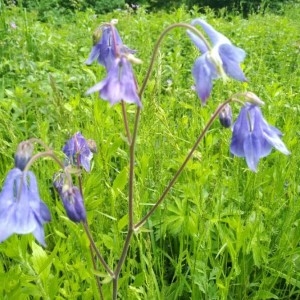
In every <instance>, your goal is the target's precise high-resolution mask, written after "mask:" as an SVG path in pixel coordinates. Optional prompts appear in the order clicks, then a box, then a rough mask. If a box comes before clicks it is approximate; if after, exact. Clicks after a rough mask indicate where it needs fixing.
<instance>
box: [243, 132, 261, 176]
mask: <svg viewBox="0 0 300 300" xmlns="http://www.w3.org/2000/svg"><path fill="white" fill-rule="evenodd" d="M244 153H245V158H246V162H247V165H248V167H249V169H251V170H252V171H254V172H256V171H257V165H258V161H259V159H260V156H259V153H260V141H259V139H258V138H257V137H256V136H255V135H254V134H249V135H248V136H247V138H246V139H245V141H244Z"/></svg>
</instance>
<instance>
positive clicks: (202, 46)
mask: <svg viewBox="0 0 300 300" xmlns="http://www.w3.org/2000/svg"><path fill="white" fill-rule="evenodd" d="M187 34H188V35H189V37H190V38H191V40H192V41H193V43H194V44H195V45H196V47H197V48H198V49H199V50H200V52H202V53H205V52H207V51H208V48H207V46H206V44H205V43H204V42H203V41H202V39H201V38H200V37H199V36H197V35H196V34H194V33H193V32H191V31H190V30H187Z"/></svg>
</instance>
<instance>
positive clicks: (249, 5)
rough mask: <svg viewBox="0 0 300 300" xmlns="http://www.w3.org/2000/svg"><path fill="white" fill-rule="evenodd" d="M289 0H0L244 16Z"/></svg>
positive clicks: (67, 8) (55, 7)
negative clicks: (223, 12)
mask: <svg viewBox="0 0 300 300" xmlns="http://www.w3.org/2000/svg"><path fill="white" fill-rule="evenodd" d="M286 2H293V1H291V0H173V1H165V0H35V1H33V0H4V3H5V4H7V5H13V6H14V5H16V6H19V7H24V8H27V9H30V10H32V9H33V10H37V11H38V12H39V13H40V14H41V15H44V14H47V13H49V12H53V11H56V13H57V12H58V11H60V12H63V13H66V12H69V13H70V12H74V11H78V10H81V11H84V10H86V9H93V10H94V11H95V12H97V13H106V12H110V11H112V10H114V9H117V8H118V9H123V8H124V7H125V6H126V5H127V6H129V7H133V8H134V9H136V7H137V6H141V5H142V6H144V7H147V9H148V10H149V11H153V10H157V9H165V10H170V9H174V8H178V7H180V6H182V5H184V6H186V8H188V9H191V8H192V7H193V6H196V7H198V9H200V10H203V8H205V7H209V8H211V9H221V8H222V9H226V10H227V11H228V12H235V13H236V12H239V13H242V14H243V15H244V16H246V15H248V14H249V13H252V12H257V11H265V10H266V9H271V10H272V11H274V12H277V13H278V12H281V11H282V9H283V4H284V3H286Z"/></svg>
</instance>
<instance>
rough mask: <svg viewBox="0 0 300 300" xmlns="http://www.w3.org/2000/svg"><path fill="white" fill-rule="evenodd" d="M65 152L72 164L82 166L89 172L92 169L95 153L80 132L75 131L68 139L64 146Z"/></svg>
mask: <svg viewBox="0 0 300 300" xmlns="http://www.w3.org/2000/svg"><path fill="white" fill-rule="evenodd" d="M63 152H64V153H65V155H66V156H67V157H68V159H69V161H70V163H71V164H72V165H75V166H82V167H83V168H84V169H85V170H86V171H87V172H89V171H90V169H91V159H92V158H93V153H92V151H91V150H90V148H89V144H88V142H87V140H86V139H85V138H84V136H83V135H82V134H81V133H80V132H77V133H75V134H74V135H73V136H72V138H70V139H69V140H68V141H67V143H66V144H65V146H64V147H63Z"/></svg>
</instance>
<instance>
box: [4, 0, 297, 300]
mask: <svg viewBox="0 0 300 300" xmlns="http://www.w3.org/2000/svg"><path fill="white" fill-rule="evenodd" d="M198 17H202V18H205V19H206V20H207V21H208V22H209V23H210V24H211V25H213V26H214V28H216V29H217V30H218V31H220V32H222V33H223V34H224V35H226V36H227V37H228V38H229V39H230V40H231V41H232V42H233V43H234V44H235V45H236V46H238V47H240V48H243V49H244V50H245V51H246V53H247V56H246V59H245V61H244V62H243V64H242V69H243V71H244V73H245V75H246V77H247V78H248V82H246V83H241V82H238V81H234V80H229V81H225V82H224V81H222V80H216V81H214V86H213V91H212V94H211V96H210V98H209V100H208V102H207V105H205V106H203V105H201V102H200V100H199V98H198V97H197V95H196V93H195V92H194V91H193V89H192V88H191V87H192V85H193V84H194V81H193V78H192V75H191V68H192V65H193V63H194V61H195V59H196V58H197V57H198V56H199V52H198V50H197V49H196V48H195V47H194V46H193V45H192V43H191V41H190V40H189V38H188V37H187V35H186V33H185V30H184V29H175V30H173V31H171V32H170V33H169V34H168V35H167V36H166V38H165V40H164V41H163V43H162V46H161V47H160V50H159V52H158V55H157V58H156V61H155V65H154V69H153V72H152V74H151V77H150V80H149V82H148V85H147V87H146V89H145V93H144V97H143V99H142V102H143V109H142V111H141V116H140V124H139V128H138V138H137V144H136V162H135V183H134V195H135V197H134V219H135V220H136V221H138V220H140V219H141V218H142V217H143V216H144V215H145V213H146V212H147V211H148V210H149V208H151V207H152V206H153V204H154V203H155V202H156V201H157V199H158V198H159V197H160V195H161V194H162V192H163V191H164V188H165V187H166V185H167V184H168V182H169V181H170V180H171V179H172V176H173V175H174V173H175V172H176V170H177V169H178V167H179V166H180V165H181V163H182V162H183V160H184V158H185V156H186V155H187V153H188V151H189V149H190V148H191V147H192V146H193V143H194V142H195V140H196V139H197V137H198V136H199V134H200V133H201V131H202V129H203V128H204V126H205V125H206V123H207V122H208V120H209V118H210V116H211V115H212V113H213V112H214V110H215V109H216V108H217V107H218V105H219V104H220V103H222V102H223V101H225V100H226V99H228V98H229V97H230V96H231V95H233V94H235V93H238V92H246V91H252V92H254V93H255V94H257V95H258V96H259V97H260V98H261V99H262V100H263V101H264V102H265V105H264V106H263V107H262V111H263V114H264V116H265V118H266V119H267V120H268V122H269V123H270V124H271V125H273V126H276V127H277V128H278V129H280V130H281V131H282V132H283V137H282V139H283V141H284V143H285V144H286V146H287V148H288V149H289V150H290V152H291V155H289V156H285V155H283V154H282V153H280V152H278V151H275V150H273V151H272V153H271V154H270V155H269V156H268V157H266V158H263V159H261V160H260V162H259V167H258V172H257V173H254V172H252V171H251V170H249V168H248V167H247V164H246V161H245V159H244V158H238V157H233V156H232V155H231V154H230V151H229V145H230V140H231V130H230V129H225V128H223V127H222V126H221V125H220V123H219V122H218V120H217V121H216V122H214V123H213V125H212V126H211V128H210V129H209V131H208V133H207V134H206V136H205V138H204V140H203V141H202V142H201V144H200V145H199V147H198V148H197V150H196V152H195V153H194V155H193V158H192V159H191V161H190V162H189V163H188V165H187V167H186V168H185V170H184V171H183V173H182V174H181V176H180V177H179V178H178V180H177V182H176V184H175V185H174V187H173V188H172V189H171V191H170V193H169V194H168V196H167V197H166V199H165V200H164V202H163V203H162V204H161V205H160V207H159V208H158V210H157V211H156V212H155V213H154V215H153V216H151V218H150V219H149V220H148V221H147V222H146V223H145V225H144V226H143V227H142V228H141V229H140V231H138V232H136V233H135V234H134V237H133V239H132V241H131V244H130V248H129V251H128V255H127V258H126V261H125V264H124V266H123V267H122V271H121V274H120V279H119V293H118V297H119V298H118V299H129V300H134V299H149V300H152V299H153V300H156V299H158V300H159V299H168V300H171V299H180V300H185V299H193V300H199V299H205V300H213V299H216V300H217V299H220V300H221V299H224V300H225V299H230V300H242V299H257V300H262V299H286V300H288V299H300V143H299V139H300V22H299V20H300V3H295V2H294V4H287V5H285V6H284V7H283V9H282V11H280V13H278V14H275V13H274V12H269V11H265V12H258V13H256V14H251V15H249V16H248V17H247V18H242V17H241V16H240V15H239V14H234V13H230V14H229V13H227V12H226V11H225V10H221V11H218V12H213V11H212V10H210V9H206V11H205V13H199V12H198V11H197V9H196V8H195V9H193V10H190V11H188V10H186V9H184V8H180V9H177V10H173V11H171V12H169V13H167V12H164V11H161V12H156V13H147V12H146V11H145V10H144V9H143V8H141V9H139V10H137V11H136V12H133V11H130V10H129V9H128V10H116V11H114V12H111V13H109V14H106V15H96V14H95V13H94V12H93V11H86V12H76V13H74V14H72V15H64V16H63V15H59V14H56V13H55V12H53V13H51V14H50V13H49V14H48V15H46V16H43V17H41V16H40V15H39V14H37V13H35V12H32V11H31V12H29V11H26V10H24V9H20V8H17V7H10V8H9V7H5V6H4V5H3V4H2V2H1V1H0V119H1V121H0V184H1V186H2V184H3V182H4V180H5V176H6V174H7V173H8V171H9V170H10V169H11V168H13V165H14V153H15V151H16V148H17V145H18V144H19V143H20V142H21V141H23V140H27V139H29V138H32V137H34V138H38V139H41V140H42V141H44V142H45V143H46V144H47V145H49V146H50V147H51V148H52V149H53V150H54V151H55V153H57V155H60V157H63V156H62V154H61V149H62V147H63V145H64V143H65V142H66V140H67V139H69V138H70V137H71V136H72V135H73V134H74V133H76V132H78V131H80V132H81V133H82V134H83V135H84V136H85V137H86V138H90V139H93V140H95V141H96V143H97V148H98V152H97V153H96V154H95V155H94V158H93V165H92V170H91V172H90V173H84V174H83V175H82V176H83V193H84V199H85V206H86V211H87V218H88V223H89V226H90V229H91V232H92V234H93V236H94V239H95V242H96V245H97V246H98V248H99V250H100V252H101V254H102V256H103V257H104V258H105V260H106V261H107V263H108V265H110V266H111V267H112V268H114V266H115V265H116V263H117V262H118V259H119V258H120V254H121V251H122V248H123V244H124V240H125V237H126V232H127V225H128V209H127V202H128V172H129V167H128V165H129V150H128V145H127V143H126V137H125V131H124V125H123V119H122V107H121V105H120V104H117V105H115V106H111V105H110V104H109V103H108V102H105V101H103V100H101V99H100V98H99V95H98V94H97V93H95V94H92V95H89V96H86V95H85V92H86V91H87V89H88V88H90V87H91V86H93V85H94V84H96V83H97V82H99V81H100V80H102V79H103V78H104V77H105V69H104V68H103V67H102V66H100V65H99V64H97V63H96V62H94V63H93V64H92V65H91V66H87V65H85V61H86V59H87V58H88V55H89V53H90V50H91V47H92V35H93V32H94V30H95V29H96V28H97V27H98V26H99V25H100V24H101V23H103V22H109V21H110V20H112V19H118V24H117V29H118V31H119V33H120V35H121V37H122V39H123V42H124V44H126V45H127V46H128V47H130V48H132V49H136V50H137V53H136V56H137V57H138V58H140V59H141V60H142V61H143V63H142V64H138V65H134V67H133V68H134V72H135V75H136V78H137V82H138V84H139V85H141V84H142V82H143V79H144V76H145V74H146V72H147V68H148V66H149V61H150V56H151V53H152V52H153V46H154V44H155V42H156V40H157V38H158V37H159V35H160V32H161V31H162V30H163V29H164V28H166V27H167V26H169V25H171V24H173V23H176V22H187V23H190V22H191V20H193V19H195V18H198ZM232 109H233V114H234V118H235V119H236V117H237V115H238V112H239V109H240V107H239V105H238V104H236V105H233V106H232ZM126 110H127V116H128V121H129V125H130V128H131V129H132V128H133V124H134V120H135V112H136V106H134V105H127V106H126ZM40 148H41V147H40V146H37V148H36V151H40V150H41V149H40ZM31 170H32V171H33V172H34V173H35V174H36V177H37V179H38V183H39V192H40V195H41V198H42V199H43V200H44V202H45V203H46V204H47V206H48V207H49V209H50V212H51V216H52V221H51V222H50V223H47V224H46V225H45V235H46V243H47V247H46V248H43V247H42V246H40V245H39V244H38V243H37V242H36V241H35V239H34V237H33V236H32V234H28V235H16V234H14V235H12V236H11V237H9V238H8V239H7V240H5V241H3V242H2V243H0V299H3V300H4V299H7V300H11V299H17V300H18V299H21V300H22V299H24V300H25V299H43V300H47V299H82V300H86V299H88V300H89V299H111V294H112V283H111V279H110V277H109V275H108V274H107V273H106V272H105V270H104V269H103V268H102V266H101V264H100V263H99V262H98V261H96V263H97V270H94V266H93V261H92V259H91V253H90V249H89V240H88V238H87V236H86V235H85V232H84V229H83V226H82V224H77V223H74V222H72V221H71V220H69V219H68V217H67V216H66V213H65V211H64V208H63V205H62V203H61V200H60V199H59V197H58V195H57V194H56V193H55V191H54V189H53V186H52V176H53V174H54V173H55V172H57V171H58V170H59V167H58V166H57V165H56V164H55V163H54V162H53V161H52V160H50V159H49V158H41V159H39V160H38V161H36V162H35V163H34V164H33V166H32V167H31ZM0 230H1V228H0ZM95 277H97V278H98V279H99V281H100V282H101V293H99V290H98V286H97V283H96V281H95ZM101 295H102V296H101Z"/></svg>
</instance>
